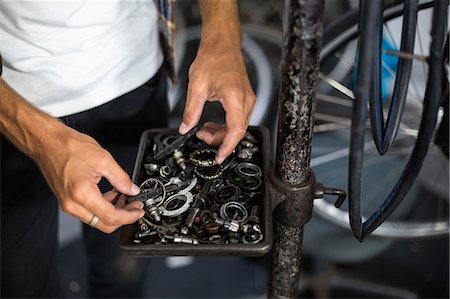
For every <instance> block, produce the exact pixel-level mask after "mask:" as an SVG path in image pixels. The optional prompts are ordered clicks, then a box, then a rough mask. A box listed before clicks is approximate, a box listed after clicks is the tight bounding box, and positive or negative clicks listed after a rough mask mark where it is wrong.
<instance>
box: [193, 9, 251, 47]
mask: <svg viewBox="0 0 450 299" xmlns="http://www.w3.org/2000/svg"><path fill="white" fill-rule="evenodd" d="M199 4H200V13H201V16H202V40H201V43H202V44H203V45H204V44H205V43H207V44H211V45H214V46H218V45H221V44H226V45H227V46H232V47H236V48H238V49H239V50H240V48H241V41H242V31H241V26H240V23H239V14H238V10H237V4H236V0H214V1H211V0H199Z"/></svg>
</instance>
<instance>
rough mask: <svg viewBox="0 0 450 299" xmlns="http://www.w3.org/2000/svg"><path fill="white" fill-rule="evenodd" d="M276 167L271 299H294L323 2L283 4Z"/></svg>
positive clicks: (310, 182) (307, 197) (310, 191)
mask: <svg viewBox="0 0 450 299" xmlns="http://www.w3.org/2000/svg"><path fill="white" fill-rule="evenodd" d="M285 3H286V7H285V15H284V26H283V30H284V34H283V35H284V44H283V45H284V48H283V58H282V68H281V86H280V92H279V96H278V128H277V151H276V165H275V169H274V176H273V177H272V178H271V179H272V195H273V197H272V198H273V201H274V202H276V203H279V202H281V203H279V204H278V205H277V206H276V208H275V209H274V246H273V250H272V257H273V260H272V269H271V282H270V290H269V298H292V297H296V296H295V292H296V288H297V283H298V279H299V271H300V260H301V254H302V251H301V249H302V239H303V227H304V225H305V223H306V222H308V220H309V219H310V218H311V214H312V201H313V198H314V196H315V190H314V188H315V179H314V174H313V173H312V171H311V169H310V160H311V138H312V134H313V129H312V128H313V111H314V109H315V86H316V83H317V80H318V74H319V53H320V45H321V39H322V27H323V22H322V20H323V6H324V3H323V0H286V2H285Z"/></svg>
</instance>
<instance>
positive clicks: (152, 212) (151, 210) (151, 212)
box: [145, 205, 161, 222]
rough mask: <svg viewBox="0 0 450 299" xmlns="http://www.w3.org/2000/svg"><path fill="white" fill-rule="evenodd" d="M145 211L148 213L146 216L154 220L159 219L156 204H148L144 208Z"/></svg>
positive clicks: (159, 215) (158, 220) (157, 220)
mask: <svg viewBox="0 0 450 299" xmlns="http://www.w3.org/2000/svg"><path fill="white" fill-rule="evenodd" d="M145 212H146V214H147V215H148V217H150V219H152V220H154V221H155V222H160V221H161V214H159V211H158V208H157V207H156V206H154V205H149V206H148V207H147V208H146V209H145Z"/></svg>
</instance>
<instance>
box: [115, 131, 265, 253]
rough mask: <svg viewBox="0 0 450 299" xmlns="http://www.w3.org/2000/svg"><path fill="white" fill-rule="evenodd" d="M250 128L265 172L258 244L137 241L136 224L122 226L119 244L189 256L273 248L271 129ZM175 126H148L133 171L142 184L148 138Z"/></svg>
mask: <svg viewBox="0 0 450 299" xmlns="http://www.w3.org/2000/svg"><path fill="white" fill-rule="evenodd" d="M248 131H249V132H250V133H251V134H252V135H253V136H254V137H256V139H257V140H258V144H259V146H260V151H259V152H258V155H259V160H260V165H259V166H260V167H261V169H262V172H263V178H262V180H263V189H264V190H263V200H262V205H260V211H261V216H262V217H261V228H262V232H263V235H264V238H263V240H262V241H261V242H259V243H257V244H243V243H238V244H195V245H194V244H173V243H166V244H134V243H133V238H134V235H135V233H136V231H137V227H136V225H135V224H131V225H126V226H124V227H122V229H121V234H120V240H119V245H120V247H121V248H122V249H123V250H124V251H126V252H127V253H129V254H130V255H134V256H188V255H231V256H262V255H264V254H266V253H267V252H269V251H270V249H271V246H272V239H273V233H272V208H271V199H270V195H269V188H268V186H269V184H268V178H269V173H268V170H269V161H270V157H271V155H270V144H269V132H268V130H267V128H264V127H259V126H251V127H249V129H248ZM176 132H177V131H176V129H150V130H146V131H145V132H144V133H143V134H142V137H141V140H140V144H139V150H138V154H137V158H136V162H135V166H134V171H133V177H132V179H133V182H135V183H136V184H138V185H139V184H140V183H141V182H142V181H143V178H144V175H145V170H144V167H143V162H144V158H145V157H146V154H147V153H148V150H149V149H148V144H149V142H148V140H149V138H151V137H152V136H155V135H156V134H159V133H169V134H174V133H176Z"/></svg>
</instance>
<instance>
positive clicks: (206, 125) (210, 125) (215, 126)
mask: <svg viewBox="0 0 450 299" xmlns="http://www.w3.org/2000/svg"><path fill="white" fill-rule="evenodd" d="M203 127H204V128H210V129H213V130H216V131H217V130H222V129H223V130H225V125H220V124H218V123H215V122H212V121H208V122H206V123H204V124H203Z"/></svg>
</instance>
